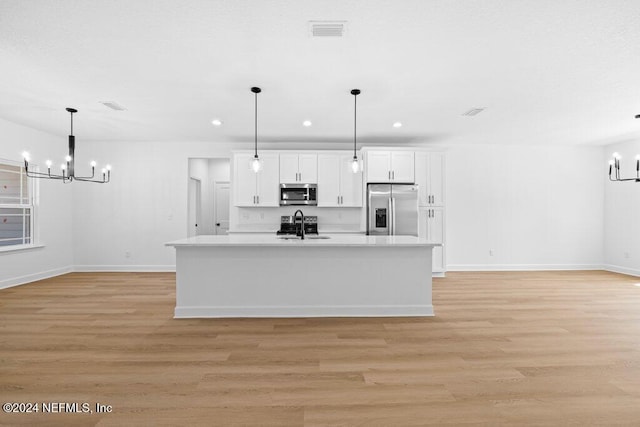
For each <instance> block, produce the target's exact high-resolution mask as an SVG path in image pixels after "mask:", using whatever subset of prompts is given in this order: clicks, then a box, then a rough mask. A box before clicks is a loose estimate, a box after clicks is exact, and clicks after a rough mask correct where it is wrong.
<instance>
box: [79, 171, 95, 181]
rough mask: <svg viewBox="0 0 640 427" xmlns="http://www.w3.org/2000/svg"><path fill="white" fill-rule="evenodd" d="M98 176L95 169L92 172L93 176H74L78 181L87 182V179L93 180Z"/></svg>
mask: <svg viewBox="0 0 640 427" xmlns="http://www.w3.org/2000/svg"><path fill="white" fill-rule="evenodd" d="M95 176H96V171H95V169H93V170H92V171H91V176H74V177H73V178H74V179H77V180H78V181H86V180H87V179H93V178H94V177H95Z"/></svg>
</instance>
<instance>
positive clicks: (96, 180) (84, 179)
mask: <svg viewBox="0 0 640 427" xmlns="http://www.w3.org/2000/svg"><path fill="white" fill-rule="evenodd" d="M74 179H75V180H76V181H82V182H95V183H96V184H106V183H107V182H109V181H105V180H99V179H90V178H78V177H75V178H74Z"/></svg>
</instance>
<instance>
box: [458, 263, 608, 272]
mask: <svg viewBox="0 0 640 427" xmlns="http://www.w3.org/2000/svg"><path fill="white" fill-rule="evenodd" d="M545 270H605V267H604V266H603V265H600V264H595V265H594V264H448V265H447V271H545Z"/></svg>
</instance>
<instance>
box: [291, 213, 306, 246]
mask: <svg viewBox="0 0 640 427" xmlns="http://www.w3.org/2000/svg"><path fill="white" fill-rule="evenodd" d="M298 212H300V216H301V217H302V218H301V219H300V228H299V229H297V230H296V236H300V238H301V239H302V240H304V214H303V213H302V211H301V210H300V209H298V210H297V211H296V212H295V213H294V214H293V223H294V224H296V228H297V224H298Z"/></svg>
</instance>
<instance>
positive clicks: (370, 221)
mask: <svg viewBox="0 0 640 427" xmlns="http://www.w3.org/2000/svg"><path fill="white" fill-rule="evenodd" d="M367 234H370V235H404V236H417V235H418V186H417V185H416V184H369V185H368V186H367Z"/></svg>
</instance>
